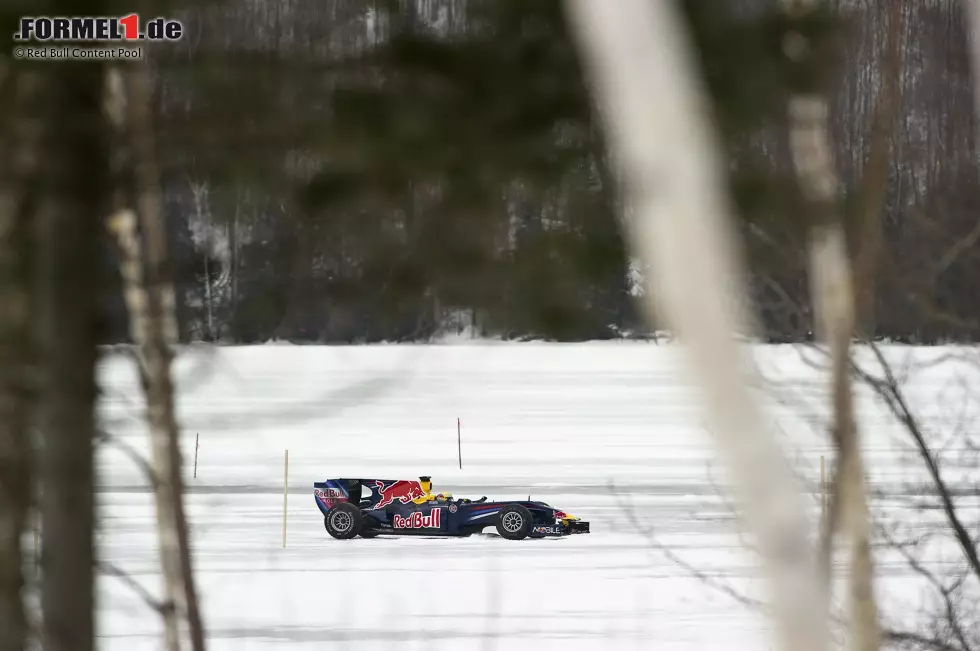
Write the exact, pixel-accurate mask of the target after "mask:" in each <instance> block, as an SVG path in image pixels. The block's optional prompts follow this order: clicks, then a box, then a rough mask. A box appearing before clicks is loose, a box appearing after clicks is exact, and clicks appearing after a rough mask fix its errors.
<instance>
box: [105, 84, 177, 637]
mask: <svg viewBox="0 0 980 651" xmlns="http://www.w3.org/2000/svg"><path fill="white" fill-rule="evenodd" d="M127 102H128V98H127V96H126V89H125V86H124V80H123V77H122V75H121V73H120V72H119V70H118V69H115V68H113V69H111V70H110V71H109V74H108V75H107V78H106V105H107V113H108V114H109V116H110V117H111V120H112V122H113V125H114V127H115V129H116V132H117V137H116V142H118V143H126V142H128V140H129V136H128V129H127V122H128V121H127V119H126V109H127ZM131 158H132V148H131V147H127V146H117V148H116V151H115V152H114V154H113V172H114V174H115V177H116V178H115V183H116V187H115V198H114V201H113V206H112V211H113V212H112V215H111V217H110V219H109V230H110V231H111V232H112V234H113V235H114V236H115V237H116V241H117V244H118V255H119V270H120V276H121V277H122V282H123V297H124V299H125V302H126V309H127V311H128V312H129V330H130V336H131V338H132V340H133V343H134V344H135V345H136V346H137V348H138V350H139V353H140V355H139V361H140V364H141V368H140V375H141V378H143V384H144V392H145V391H146V379H145V376H146V369H145V367H144V359H145V354H144V349H145V347H146V341H147V332H148V330H149V324H148V321H149V319H150V316H149V313H148V307H147V303H148V299H147V294H146V286H145V282H144V279H143V275H144V274H143V255H142V251H141V247H140V242H139V235H138V232H137V219H136V213H135V212H134V211H133V209H132V208H131V205H132V198H131V196H130V194H131V187H132V185H133V181H132V179H129V178H125V176H124V175H125V170H127V169H130V168H131V167H132V160H131ZM151 437H153V447H152V458H153V461H152V468H153V476H152V477H151V478H150V479H151V480H152V484H153V487H154V497H155V498H156V508H157V522H156V524H157V540H158V544H159V546H160V557H161V563H160V564H161V574H162V576H163V601H162V608H161V617H162V618H163V637H164V644H165V647H166V649H167V650H168V651H177V650H178V649H179V648H180V625H179V621H178V612H177V606H176V604H177V603H178V602H179V601H182V599H181V597H180V572H179V567H178V566H177V564H176V561H175V559H176V557H177V554H176V553H175V552H174V550H173V548H174V546H175V545H176V541H177V536H176V534H174V532H173V522H174V518H173V507H172V506H171V494H172V490H171V488H170V486H169V484H168V483H167V477H168V475H167V474H166V472H165V471H166V467H165V466H164V467H163V468H161V467H160V455H161V450H160V447H159V445H158V444H157V438H158V434H157V432H155V431H152V430H151ZM165 452H166V450H163V453H164V454H165Z"/></svg>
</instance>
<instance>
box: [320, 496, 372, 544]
mask: <svg viewBox="0 0 980 651" xmlns="http://www.w3.org/2000/svg"><path fill="white" fill-rule="evenodd" d="M323 526H324V527H325V528H326V530H327V533H329V534H330V535H331V536H333V537H334V538H336V539H337V540H350V539H351V538H354V537H356V536H357V534H359V533H361V530H362V529H363V528H364V516H363V515H361V509H359V508H357V507H356V506H354V505H353V504H351V503H350V502H341V503H339V504H337V505H336V506H334V507H332V508H331V509H330V510H329V511H327V515H326V516H325V517H324V518H323Z"/></svg>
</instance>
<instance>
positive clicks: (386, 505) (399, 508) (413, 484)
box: [313, 477, 589, 540]
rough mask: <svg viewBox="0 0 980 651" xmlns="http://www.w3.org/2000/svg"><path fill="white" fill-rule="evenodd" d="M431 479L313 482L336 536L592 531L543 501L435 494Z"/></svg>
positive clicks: (532, 535)
mask: <svg viewBox="0 0 980 651" xmlns="http://www.w3.org/2000/svg"><path fill="white" fill-rule="evenodd" d="M431 487H432V481H431V480H430V479H429V478H428V477H420V478H419V481H411V480H404V479H400V480H392V479H328V480H326V481H323V482H316V483H314V484H313V494H314V499H315V500H316V505H317V508H319V509H320V512H321V513H323V524H324V526H325V527H326V529H327V533H329V534H330V535H331V536H333V537H334V538H337V539H339V540H349V539H351V538H355V537H357V536H360V537H362V538H373V537H375V536H377V535H380V534H388V535H427V536H468V535H471V534H474V533H479V532H481V531H483V529H485V528H486V527H491V526H492V527H496V529H497V533H499V534H500V535H501V536H502V537H504V538H507V539H508V540H522V539H524V538H544V537H556V536H567V535H569V534H576V533H589V523H588V522H583V521H582V520H580V519H579V518H576V517H575V516H573V515H570V514H568V513H565V512H564V511H559V510H558V509H556V508H554V507H551V506H549V505H547V504H545V503H544V502H532V501H530V500H529V501H504V502H488V501H487V498H485V497H484V498H482V499H479V500H469V499H457V498H453V496H452V495H450V494H448V493H438V494H433V493H432V492H431Z"/></svg>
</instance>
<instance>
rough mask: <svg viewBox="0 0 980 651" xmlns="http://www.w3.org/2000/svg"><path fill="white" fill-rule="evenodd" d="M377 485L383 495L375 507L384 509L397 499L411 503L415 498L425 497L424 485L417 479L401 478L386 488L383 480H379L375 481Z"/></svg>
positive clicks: (403, 502) (379, 492) (404, 502)
mask: <svg viewBox="0 0 980 651" xmlns="http://www.w3.org/2000/svg"><path fill="white" fill-rule="evenodd" d="M375 485H376V486H377V487H378V494H379V495H380V496H381V499H379V500H378V503H377V504H375V505H374V508H375V509H383V508H384V507H386V506H388V505H389V504H391V503H393V502H394V501H395V500H398V501H399V502H401V503H402V504H410V503H411V502H412V501H413V500H417V499H418V498H420V497H425V491H423V490H422V485H421V484H419V483H418V482H417V481H408V480H406V479H400V480H398V481H396V482H395V483H393V484H389V485H388V487H387V488H386V487H385V483H384V482H383V481H381V480H377V481H375Z"/></svg>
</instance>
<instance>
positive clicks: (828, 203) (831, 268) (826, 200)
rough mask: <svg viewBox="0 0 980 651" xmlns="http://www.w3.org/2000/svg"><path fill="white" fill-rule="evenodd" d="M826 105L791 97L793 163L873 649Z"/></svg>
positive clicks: (855, 612) (857, 595)
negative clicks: (806, 218)
mask: <svg viewBox="0 0 980 651" xmlns="http://www.w3.org/2000/svg"><path fill="white" fill-rule="evenodd" d="M819 6H820V0H783V7H784V10H785V12H786V14H787V15H788V16H789V18H790V19H791V20H794V19H801V18H806V17H808V16H809V15H810V14H811V13H812V12H814V11H816V10H818V9H819ZM784 49H785V52H786V55H787V56H788V57H790V59H792V60H794V61H797V62H802V61H803V60H804V58H805V57H808V56H811V55H812V53H813V52H815V51H816V47H815V46H814V44H812V43H808V42H807V40H806V37H805V36H804V35H803V34H802V32H798V31H793V30H792V27H791V28H790V31H789V32H788V33H787V35H786V38H785V41H784ZM829 113H830V110H829V105H828V103H827V100H826V98H825V97H824V96H823V95H821V94H820V93H819V92H818V91H817V90H816V89H814V90H812V91H811V92H809V93H806V94H804V93H800V94H796V95H794V96H792V97H791V98H790V101H789V125H790V147H791V150H792V157H793V165H794V166H795V168H796V173H797V177H798V178H799V183H800V187H801V190H802V192H803V196H804V198H805V200H806V201H807V203H808V206H809V211H810V225H809V235H810V243H809V249H810V282H811V287H812V288H811V296H812V301H813V304H814V313H815V317H816V318H815V321H816V328H817V331H818V332H817V335H818V336H819V337H820V338H821V339H822V340H824V341H826V342H827V343H828V345H829V347H830V355H831V363H832V371H831V386H832V391H833V407H834V432H833V434H834V440H835V442H836V444H837V449H838V472H837V476H836V480H835V482H834V486H835V489H836V490H835V494H834V509H833V513H834V514H839V517H840V525H841V530H842V531H843V532H844V533H845V534H846V535H847V539H848V541H849V542H850V543H851V568H850V569H851V572H850V577H849V586H850V591H849V593H850V594H849V597H850V599H849V602H850V603H849V606H850V608H849V611H850V617H849V619H850V633H851V635H852V638H851V639H852V644H851V647H852V648H854V649H857V650H859V651H877V649H878V648H879V647H880V644H881V640H880V638H881V634H880V632H879V628H878V608H877V604H876V601H875V595H874V568H873V565H872V560H871V543H870V537H871V523H870V519H869V515H868V504H867V496H866V490H865V485H864V465H863V462H862V459H861V445H860V439H859V436H858V429H857V425H856V422H855V418H854V406H853V397H852V390H851V375H850V345H851V337H852V334H853V332H854V320H855V314H854V311H855V302H854V290H853V284H852V276H851V266H850V258H849V257H848V252H847V240H846V236H845V233H844V226H843V223H842V221H841V218H840V207H839V205H838V204H839V199H840V189H839V188H840V181H839V180H838V178H837V173H836V171H835V169H834V160H833V149H832V147H831V142H830V135H829V134H830V132H829V127H828V120H829ZM829 520H830V524H831V526H829V527H827V528H826V530H825V532H824V534H825V535H824V540H825V542H824V568H823V569H824V572H825V584H824V585H825V586H827V587H828V589H829V584H830V575H829V574H830V562H829V560H830V558H829V557H830V550H831V549H832V542H831V541H832V536H833V531H834V529H833V524H834V523H835V520H836V517H831V518H829Z"/></svg>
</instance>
